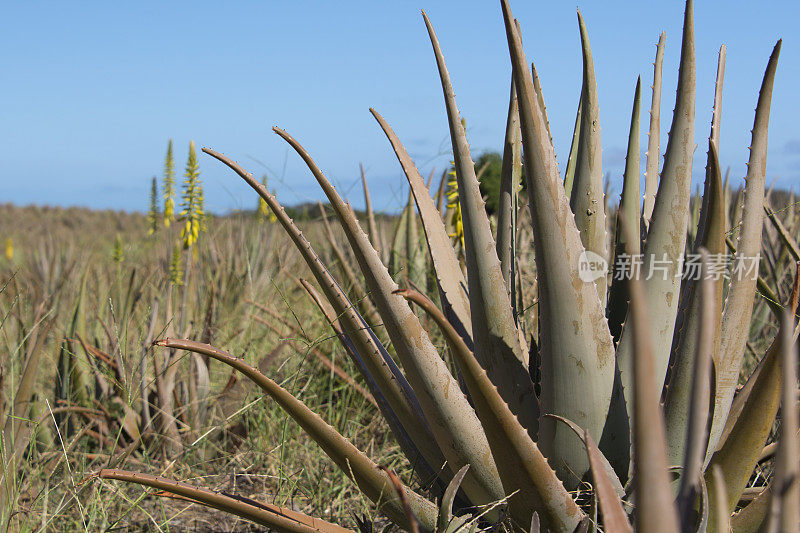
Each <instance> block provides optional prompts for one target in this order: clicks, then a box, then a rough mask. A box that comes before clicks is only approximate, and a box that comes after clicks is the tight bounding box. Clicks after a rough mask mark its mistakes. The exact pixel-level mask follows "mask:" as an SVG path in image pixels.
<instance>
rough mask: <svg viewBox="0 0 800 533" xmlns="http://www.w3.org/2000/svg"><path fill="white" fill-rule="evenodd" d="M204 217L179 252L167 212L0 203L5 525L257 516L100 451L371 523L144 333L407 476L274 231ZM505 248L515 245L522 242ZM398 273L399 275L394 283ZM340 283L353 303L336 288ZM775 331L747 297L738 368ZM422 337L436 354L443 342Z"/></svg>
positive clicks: (324, 245) (233, 526) (269, 408)
mask: <svg viewBox="0 0 800 533" xmlns="http://www.w3.org/2000/svg"><path fill="white" fill-rule="evenodd" d="M775 197H776V198H777V202H778V203H780V204H781V205H782V206H783V208H782V209H781V210H780V211H779V213H780V216H781V217H782V218H783V219H784V220H785V221H786V222H787V224H793V221H794V220H795V218H796V216H797V207H796V205H791V204H789V202H790V201H791V199H790V198H789V197H788V195H785V194H783V193H776V194H775ZM695 201H698V199H695ZM787 204H789V205H788V207H787ZM309 212H311V211H310V210H309V209H306V210H304V211H303V213H305V217H306V218H305V219H304V220H302V221H300V222H299V223H300V224H301V226H302V228H303V229H304V233H305V235H306V236H307V237H308V238H309V240H310V241H311V242H312V243H313V244H314V245H315V246H316V247H317V248H318V249H319V250H322V255H323V260H325V261H326V263H327V264H329V265H336V266H337V270H336V271H337V272H340V270H338V267H339V266H341V265H339V264H338V261H339V258H337V257H336V255H335V254H334V253H333V252H334V250H333V247H332V246H331V243H330V241H329V240H328V238H327V237H326V234H325V231H324V224H323V223H322V222H321V219H320V217H316V218H315V217H314V216H313V215H309ZM733 216H735V213H734V214H733ZM397 222H398V221H397V220H395V219H393V218H392V217H384V218H381V219H379V222H378V223H379V225H380V226H381V228H382V231H383V232H385V233H386V234H387V235H392V233H393V232H394V231H395V228H394V226H396V225H397ZM205 223H206V226H207V231H206V232H205V233H203V234H202V235H201V238H200V239H199V241H198V243H197V244H196V245H195V246H193V247H192V248H191V249H189V250H182V249H180V248H175V247H174V243H175V242H177V241H178V240H179V239H178V231H179V230H178V229H177V228H176V227H175V226H176V225H175V224H173V225H172V227H170V228H164V227H161V228H160V229H159V230H158V231H157V232H156V233H155V234H153V235H148V234H147V227H148V222H147V218H146V217H145V216H144V215H140V214H126V213H120V212H111V211H90V210H85V209H61V208H41V207H25V208H20V207H14V206H11V205H5V206H1V207H0V235H3V236H5V237H6V238H7V241H6V243H7V250H6V252H7V257H6V258H5V259H4V260H3V261H2V267H1V268H0V273H2V284H3V288H2V293H1V294H0V311H1V312H2V324H1V326H2V329H1V330H0V331H2V341H3V343H4V349H3V352H4V357H3V359H2V387H3V389H2V391H3V396H2V398H0V401H2V408H3V412H4V415H5V416H4V421H5V430H4V433H3V434H4V437H5V438H4V444H5V446H4V453H5V454H6V455H7V456H8V455H10V454H11V452H10V451H9V450H8V448H9V446H8V443H9V442H11V443H14V444H15V445H16V443H17V442H19V441H20V440H21V441H22V451H21V452H20V453H19V454H18V455H16V457H18V460H19V463H18V467H17V469H16V472H15V474H16V475H15V476H14V477H13V478H11V476H9V478H10V479H13V480H14V482H13V484H8V485H7V486H6V489H7V490H8V492H7V496H6V497H7V502H8V505H9V507H8V508H9V509H13V514H9V515H8V516H7V517H6V519H7V520H8V524H9V527H10V528H12V529H14V530H29V531H36V530H48V531H75V530H88V531H97V530H130V531H136V530H142V531H145V530H146V531H150V530H163V531H167V530H169V531H206V530H208V531H255V530H258V527H257V526H254V525H252V524H250V523H248V522H246V521H244V520H242V519H239V518H237V517H235V516H232V515H226V514H224V513H221V512H219V511H214V510H209V509H206V508H204V507H201V506H198V505H194V504H192V503H188V502H187V501H185V500H182V499H180V498H160V497H156V495H154V493H153V491H151V490H145V489H143V488H142V487H140V486H138V485H133V484H125V483H119V482H115V481H106V480H99V479H96V478H93V477H92V474H93V473H94V472H96V471H98V470H100V469H101V468H104V467H109V466H110V467H118V468H126V469H130V470H136V471H140V472H145V473H150V474H154V475H162V476H165V477H169V478H173V479H178V480H183V481H186V482H188V483H192V484H195V485H200V486H204V487H207V488H211V489H215V490H218V491H223V492H225V493H227V494H233V495H239V496H243V497H247V498H254V499H256V500H259V501H263V502H268V503H273V504H276V505H280V506H282V507H288V508H291V509H294V510H297V511H301V512H304V513H306V514H309V515H311V516H318V517H321V518H325V519H327V520H330V521H333V522H335V523H339V524H342V525H345V526H348V527H356V526H357V523H358V520H359V519H361V518H362V517H365V518H367V519H368V520H369V521H377V522H376V525H380V524H381V523H382V522H383V519H381V518H380V515H379V514H376V511H375V507H374V505H372V504H371V503H370V502H369V501H368V500H367V499H366V498H365V497H364V496H363V495H361V494H360V492H359V491H358V489H357V488H356V487H355V486H354V485H353V484H352V483H351V482H350V481H349V480H347V479H346V478H345V476H343V475H342V474H341V472H339V471H338V470H337V469H336V467H335V466H334V465H333V463H332V462H331V461H330V460H329V459H328V457H327V456H326V455H325V454H324V453H322V452H321V451H320V449H319V448H318V447H317V445H316V444H315V443H314V442H312V441H311V440H310V439H309V438H308V437H307V436H306V435H305V433H304V432H303V431H302V430H301V429H300V428H299V427H298V425H297V424H296V423H295V422H293V421H292V420H291V419H290V418H289V417H288V416H287V415H286V414H285V413H284V412H283V411H282V410H281V409H280V408H279V407H278V406H277V405H276V404H275V403H274V402H273V401H271V400H270V399H268V398H265V397H263V396H262V395H261V394H260V393H259V392H258V391H257V390H255V388H254V387H253V386H252V385H251V384H249V383H248V382H247V380H242V379H241V378H240V377H237V375H236V374H235V373H233V372H231V370H230V369H229V368H228V367H226V366H223V365H222V364H220V363H218V362H215V361H213V360H210V361H209V360H207V359H206V360H204V359H202V358H201V357H199V356H196V355H190V354H189V353H188V352H180V351H178V352H175V353H172V355H171V358H170V359H168V357H169V354H170V351H169V350H167V349H164V348H159V347H153V346H151V344H152V342H153V340H155V339H158V338H162V337H170V336H177V337H185V338H190V339H197V340H202V341H204V342H208V343H212V344H215V345H217V346H219V347H222V348H223V349H225V350H227V351H229V352H230V353H232V354H234V355H237V356H240V357H242V358H244V359H245V360H246V361H248V362H250V363H251V364H253V365H256V366H258V367H259V368H260V369H261V370H262V371H263V372H264V373H265V374H267V375H269V376H270V377H272V378H274V379H275V380H276V381H278V382H279V383H280V384H282V385H283V386H284V387H285V388H286V389H287V390H289V391H290V392H292V393H293V394H294V395H295V396H296V397H297V398H299V399H301V400H302V401H303V402H305V403H306V404H307V405H308V406H309V407H310V408H311V409H313V410H314V411H315V412H317V413H318V414H320V415H321V416H322V418H323V419H324V420H326V421H328V422H329V423H330V424H332V425H333V426H334V427H335V428H337V429H338V430H339V431H340V432H341V433H342V434H343V435H345V436H347V437H348V438H350V439H351V441H352V442H353V443H355V444H356V445H357V446H358V447H359V448H360V449H361V450H364V451H365V452H366V453H367V454H368V455H369V456H370V457H371V458H373V459H374V460H375V461H376V462H377V463H379V464H384V465H388V466H389V467H390V468H392V469H393V470H394V471H396V472H397V473H398V474H399V475H400V477H401V479H402V480H403V481H404V482H405V483H407V484H409V485H414V481H413V478H412V466H411V465H410V464H409V462H408V460H406V459H405V457H404V456H403V455H402V453H401V450H400V448H399V447H398V445H397V444H396V442H395V441H394V440H393V439H392V438H391V437H390V435H389V434H388V427H387V425H386V423H385V422H384V420H383V418H382V417H381V416H379V413H378V410H377V409H376V407H375V406H374V405H373V403H371V402H372V401H374V400H372V399H371V396H370V395H369V393H367V392H366V391H364V389H363V382H362V381H361V378H360V376H359V374H358V371H357V370H355V369H354V367H353V364H352V362H351V361H350V360H349V359H348V358H347V357H346V354H345V353H344V351H343V349H342V348H341V346H340V344H339V343H338V341H337V340H336V338H335V336H334V335H333V334H332V331H331V329H330V328H329V326H328V325H327V324H326V323H325V321H324V319H323V317H322V315H321V313H320V311H319V310H318V308H317V307H316V306H315V305H314V304H313V303H312V300H311V299H310V298H309V297H308V295H307V294H306V293H305V292H304V291H303V290H302V288H301V287H300V285H299V283H298V281H299V279H300V278H310V275H309V272H308V270H307V267H306V265H305V264H304V263H303V262H302V260H301V259H300V257H299V255H298V253H297V251H296V249H295V248H294V247H293V246H291V245H290V242H289V240H288V238H287V237H286V236H285V234H284V233H283V231H282V229H281V228H280V227H279V226H278V225H277V224H274V223H270V222H269V221H268V220H266V219H264V218H263V217H259V216H258V215H257V214H254V213H240V214H233V215H230V216H227V217H209V218H207V219H206V220H205ZM334 233H335V235H334V239H337V240H339V241H343V238H342V237H341V235H340V234H339V233H338V231H334ZM773 233H774V232H770V231H767V232H766V233H765V242H769V241H770V239H775V240H777V237H776V236H775V235H774V234H773ZM521 236H522V238H523V239H525V236H526V234H525V233H524V232H522V233H521ZM12 247H13V250H11V248H12ZM519 249H520V255H521V256H523V257H524V254H525V252H524V250H525V249H526V245H525V244H524V243H521V244H520V246H519ZM176 250H177V251H176ZM176 257H177V258H180V264H177V263H176ZM343 258H344V259H345V261H351V260H350V258H349V255H344V256H343ZM178 270H179V271H180V274H177V273H176V272H177V271H178ZM791 270H792V269H791V268H789V263H788V257H787V255H786V254H785V253H783V254H781V255H778V256H774V257H772V256H771V257H770V260H769V261H766V265H764V266H762V275H763V276H765V277H767V278H770V279H771V280H774V281H776V283H775V286H776V287H777V288H778V289H777V290H778V293H779V294H780V295H781V297H785V295H786V294H787V293H788V291H789V290H790V285H791V277H792V276H791ZM341 272H343V271H341ZM406 274H407V270H403V271H402V272H399V273H398V278H399V279H400V280H401V283H406V281H404V280H405V275H406ZM533 274H534V273H533V272H530V271H528V270H527V269H523V270H522V272H521V276H525V277H529V276H531V277H532V276H533ZM344 279H346V276H345V278H344ZM423 279H424V278H423ZM344 286H345V288H346V289H348V290H350V292H351V296H352V298H353V299H354V301H358V297H359V296H358V294H357V293H354V291H353V290H352V289H353V287H351V286H349V285H348V284H347V283H345V285H344ZM366 312H368V310H365V313H366ZM531 312H532V309H531V308H529V309H528V311H527V312H526V317H527V318H526V319H527V320H530V319H531V316H532V315H531V314H530V313H531ZM377 326H378V327H376V328H375V330H376V331H377V332H378V334H379V336H381V337H383V336H384V334H385V333H384V332H382V330H381V328H380V325H379V324H378V325H377ZM775 332H776V322H775V319H774V318H773V317H772V314H771V313H770V311H769V308H768V306H767V305H766V300H765V299H764V298H763V296H759V297H758V300H757V303H756V310H755V311H754V320H753V322H752V330H751V333H750V340H749V341H748V355H747V357H746V363H745V365H744V371H743V375H746V374H748V373H749V371H750V369H751V368H752V367H753V366H754V362H755V361H757V357H756V355H757V354H761V353H763V352H764V350H765V349H766V348H767V347H768V345H769V343H770V342H771V339H772V337H773V336H774V334H775ZM434 338H435V339H437V337H434ZM436 342H437V344H438V345H439V346H440V347H441V348H442V353H446V352H445V350H444V346H443V343H442V340H441V339H440V338H439V339H438V340H436ZM31 362H33V364H35V369H34V373H33V376H34V377H33V379H34V383H33V385H32V388H31V389H30V390H31V400H30V401H28V402H26V401H24V397H23V399H19V397H18V396H17V394H19V389H20V388H21V381H24V379H23V376H24V375H26V373H27V366H26V365H31V364H32V363H31ZM159 365H167V368H165V367H164V366H159ZM170 370H172V373H171V375H172V376H173V377H174V390H173V391H172V394H171V395H170V396H171V398H170V401H169V402H165V400H164V398H162V397H161V396H160V393H161V389H162V387H163V383H161V381H163V380H164V377H165V376H168V375H170ZM28 378H29V379H30V375H28ZM347 380H353V381H354V382H355V383H356V386H355V387H354V386H353V385H351V384H348V383H347ZM358 384H360V385H358ZM143 397H145V398H147V402H143V401H142V398H143ZM145 404H146V405H147V408H144V405H145ZM12 422H13V423H12ZM170 422H172V424H170ZM9 474H10V472H9V470H8V469H6V475H7V476H8V475H9Z"/></svg>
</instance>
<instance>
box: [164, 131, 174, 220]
mask: <svg viewBox="0 0 800 533" xmlns="http://www.w3.org/2000/svg"><path fill="white" fill-rule="evenodd" d="M173 220H175V159H174V158H173V157H172V139H170V140H169V144H168V145H167V157H166V159H165V161H164V227H167V228H168V227H169V225H170V223H172V221H173Z"/></svg>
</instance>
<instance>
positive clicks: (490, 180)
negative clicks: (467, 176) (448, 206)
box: [450, 152, 503, 215]
mask: <svg viewBox="0 0 800 533" xmlns="http://www.w3.org/2000/svg"><path fill="white" fill-rule="evenodd" d="M484 167H485V168H484ZM502 168H503V156H501V155H500V154H499V153H497V152H484V153H482V154H481V155H480V156H479V157H478V159H476V160H475V173H476V174H478V181H479V183H480V188H481V195H482V196H483V198H484V200H485V201H486V212H487V213H488V214H489V215H493V214H495V213H496V212H497V209H498V205H499V203H500V173H501V171H502ZM481 170H483V172H481ZM450 172H451V173H452V175H453V176H455V168H452V167H451V168H450ZM451 201H452V200H451Z"/></svg>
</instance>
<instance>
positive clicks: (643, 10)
mask: <svg viewBox="0 0 800 533" xmlns="http://www.w3.org/2000/svg"><path fill="white" fill-rule="evenodd" d="M578 7H579V8H580V9H581V12H582V14H583V16H584V18H585V20H586V23H587V26H588V31H589V37H590V41H591V46H592V52H593V55H594V61H595V69H596V72H597V80H598V89H599V101H600V122H601V128H602V133H601V134H602V142H603V147H604V150H603V163H604V168H605V170H606V171H607V172H610V173H611V176H612V180H613V181H612V183H613V184H614V186H613V189H614V190H615V193H618V191H619V189H620V186H619V176H620V175H621V173H622V168H623V164H624V153H625V145H626V142H627V129H628V125H629V121H630V112H631V104H632V97H633V90H634V86H635V83H636V77H637V75H641V76H642V82H643V95H642V96H643V106H645V108H646V107H649V101H650V97H651V95H650V89H649V87H650V84H651V82H652V61H653V57H654V55H655V43H656V42H657V40H658V35H659V33H660V32H661V31H666V32H667V45H666V55H665V59H664V93H663V94H664V96H663V104H662V130H663V131H662V153H663V150H664V148H665V147H666V132H667V130H668V127H669V123H670V121H671V118H672V109H673V107H674V89H675V85H676V78H677V65H678V57H679V45H680V27H681V23H682V18H683V3H682V2H679V1H675V0H670V1H662V2H654V1H640V2H622V1H611V0H609V1H604V2H597V1H595V2H586V1H584V2H580V3H579V4H578ZM421 8H424V9H425V10H426V12H427V13H428V15H429V16H430V18H431V21H432V23H433V24H434V27H435V28H436V31H437V33H438V36H439V39H440V42H441V44H442V47H443V50H444V54H445V57H446V59H447V63H448V67H449V70H450V74H451V77H452V80H453V83H454V86H455V90H456V97H457V100H458V104H459V107H460V109H461V112H462V114H463V116H464V117H465V118H466V119H467V125H468V135H469V138H470V142H471V145H472V151H473V155H474V156H477V154H479V153H480V152H482V151H484V150H499V149H500V147H501V143H502V138H503V129H504V127H505V113H506V108H507V99H508V89H509V80H510V67H509V60H508V49H507V44H506V39H505V33H504V29H503V23H502V18H501V11H500V6H499V2H496V1H480V2H478V1H461V2H450V1H432V0H427V1H426V0H415V1H413V2H410V1H395V2H335V3H334V2H320V1H314V2H311V1H309V2H300V1H298V2H244V1H243V2H225V3H220V2H213V3H212V2H191V3H190V2H126V3H123V2H102V3H101V2H83V3H71V2H7V3H6V4H5V6H4V16H3V17H2V20H1V21H0V65H2V71H3V84H2V94H3V103H2V105H1V106H0V181H1V182H2V184H3V186H2V189H0V191H2V193H0V202H13V203H16V204H32V203H36V204H48V205H81V206H90V207H95V208H114V209H125V210H129V211H137V210H145V209H146V207H147V201H148V190H149V181H150V178H151V177H152V176H154V175H157V176H159V177H160V176H161V174H162V167H163V158H164V153H165V150H166V146H167V141H168V139H170V138H172V139H174V142H175V149H176V163H177V169H178V171H179V173H182V169H183V166H184V164H185V160H186V155H187V150H188V145H189V140H190V139H194V140H195V142H196V143H197V144H198V145H199V146H209V147H212V148H214V149H216V150H218V151H222V152H224V153H226V154H228V155H229V156H231V157H233V158H235V159H236V160H238V161H239V162H241V163H243V164H244V165H245V167H247V168H248V169H249V170H251V171H252V172H254V173H256V174H258V175H260V174H262V173H263V172H267V173H268V175H269V179H270V184H271V186H272V187H274V188H276V189H277V191H278V197H279V199H281V200H282V201H284V202H285V203H287V204H295V203H298V202H303V201H309V200H316V199H319V198H321V197H322V195H321V192H320V191H319V189H318V187H317V185H316V183H315V182H314V180H313V178H312V176H311V175H310V173H309V172H308V171H307V169H306V167H305V166H304V165H303V164H302V162H301V161H300V159H299V157H297V155H296V154H295V153H294V152H293V151H291V150H290V148H289V147H288V145H286V144H285V142H284V141H282V140H281V139H280V138H279V137H278V136H277V135H275V134H274V133H272V132H271V128H272V126H274V125H277V126H280V127H282V128H284V129H286V130H287V131H288V132H289V133H290V134H292V135H293V136H294V137H295V138H297V139H298V140H299V141H300V142H301V143H302V144H303V145H304V146H305V147H306V148H307V149H308V150H309V152H310V153H311V155H312V156H313V157H314V158H315V159H316V161H317V163H318V164H319V165H320V167H321V168H322V169H323V171H324V172H326V174H327V175H328V177H329V178H331V179H332V180H334V182H335V183H337V185H338V186H339V187H340V190H342V191H343V192H345V193H346V194H348V195H349V196H350V197H351V198H352V200H353V203H354V204H355V205H356V206H360V205H363V201H362V199H361V192H360V187H359V185H358V164H359V162H363V163H364V166H365V168H366V170H367V177H368V180H369V184H370V189H371V192H372V194H373V202H374V204H375V206H376V208H377V209H382V210H395V209H397V207H398V206H399V205H400V204H401V203H402V201H403V196H404V194H405V193H404V192H403V191H404V188H405V187H407V185H406V184H405V179H404V178H403V175H402V171H401V169H400V167H399V165H398V163H397V161H396V159H395V157H394V155H393V153H392V151H391V148H390V146H389V144H388V142H387V141H386V139H385V137H384V136H383V134H382V133H381V131H380V128H379V127H378V125H377V123H376V122H375V121H374V119H373V118H372V116H371V115H370V114H369V112H368V108H369V107H375V108H376V109H377V110H378V111H379V112H380V113H381V114H382V115H383V116H384V117H385V118H386V119H387V120H388V121H389V123H390V124H391V125H392V126H393V128H394V129H395V131H396V132H397V133H398V135H399V136H400V138H401V140H402V141H403V142H404V143H405V144H406V147H407V148H408V150H409V152H411V154H412V156H413V157H414V159H415V161H416V162H417V164H418V166H419V167H420V169H421V170H422V171H423V173H425V174H427V172H430V170H431V169H432V168H436V169H437V172H440V171H441V170H442V169H444V167H445V166H446V165H447V163H448V161H449V159H450V156H449V154H448V153H449V151H450V145H449V140H448V137H447V124H446V119H445V112H444V107H443V101H442V93H441V87H440V85H439V81H438V76H437V73H436V67H435V63H434V60H433V54H432V51H431V48H430V42H429V41H428V38H427V34H426V32H425V26H424V24H423V21H422V17H421V15H420V9H421ZM512 9H514V14H515V16H516V17H517V18H518V19H519V20H520V22H521V24H522V30H523V39H524V43H525V47H526V52H527V55H528V58H529V59H530V60H533V61H534V62H535V63H536V66H537V69H538V70H539V73H540V77H541V81H542V86H543V89H544V93H545V99H546V103H547V109H548V114H549V118H550V122H551V127H552V130H553V136H554V138H555V144H556V151H557V153H558V154H559V161H560V163H561V166H562V172H563V166H564V165H565V163H566V156H567V151H568V149H569V143H570V139H571V134H572V126H573V123H574V115H575V109H576V105H577V100H578V96H579V92H580V80H581V56H580V43H579V38H578V29H577V19H576V15H575V5H574V4H573V3H569V2H554V1H551V2H531V1H523V0H516V1H512ZM797 20H800V3H798V2H796V0H791V1H789V0H787V1H775V2H766V3H764V4H763V5H758V6H756V5H755V3H754V2H749V1H739V0H727V1H719V0H701V1H699V2H697V6H696V7H695V28H696V33H697V41H696V42H697V60H698V68H697V89H698V101H697V130H696V139H697V142H698V145H699V146H698V149H697V152H696V154H695V175H696V176H697V177H698V179H699V176H701V175H702V168H703V166H704V164H705V159H706V155H705V151H706V147H705V139H706V138H707V136H708V125H709V122H710V119H711V104H712V98H713V83H714V76H715V71H716V60H717V51H718V48H719V45H720V44H721V43H725V44H726V45H727V47H728V63H727V71H726V77H725V91H724V100H723V119H722V140H721V161H722V165H723V168H724V167H727V166H730V167H731V176H732V178H733V179H734V180H740V179H741V177H742V176H743V175H744V174H745V172H746V166H745V163H746V161H747V155H748V152H747V146H748V144H749V141H750V133H749V131H750V128H751V127H752V122H753V109H754V107H755V103H756V99H757V94H758V88H759V86H760V83H761V78H762V75H763V71H764V68H765V66H766V62H767V58H768V57H769V54H770V52H771V50H772V47H773V45H774V44H775V42H776V41H777V39H778V38H780V37H783V38H784V42H783V50H782V53H781V59H780V63H779V66H778V74H777V79H776V83H775V92H774V97H773V102H772V119H771V124H770V149H769V158H768V164H767V173H768V176H767V181H768V183H769V182H770V181H771V180H772V179H773V178H775V177H776V176H777V178H778V184H779V185H780V186H783V187H787V188H789V187H792V186H793V184H796V183H798V179H799V178H800V127H798V125H797V121H798V118H799V117H800V114H798V108H797V105H796V103H795V102H793V101H792V100H791V99H790V98H791V95H792V94H793V91H792V88H793V87H794V88H796V87H797V86H798V85H799V84H800V69H799V68H798V66H799V65H800V45H799V44H798V42H797V30H796V23H797ZM643 119H644V121H643V129H642V146H643V147H644V146H646V136H645V135H644V131H645V129H646V124H647V122H646V119H647V115H646V113H643ZM200 165H201V172H202V176H201V177H202V179H203V182H204V186H205V197H206V201H207V203H208V205H209V207H210V209H211V210H213V211H215V212H225V211H226V210H230V209H236V208H242V207H244V208H251V207H253V206H254V205H255V197H254V193H253V192H252V191H251V190H250V189H249V188H248V187H247V186H246V185H245V184H244V183H243V182H242V181H241V180H240V179H239V178H238V177H236V176H235V175H234V174H233V173H232V172H230V171H228V170H227V169H226V168H224V167H222V165H221V164H220V163H218V162H216V161H214V160H211V159H210V158H209V157H207V156H201V159H200ZM643 168H644V162H642V169H643Z"/></svg>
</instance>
